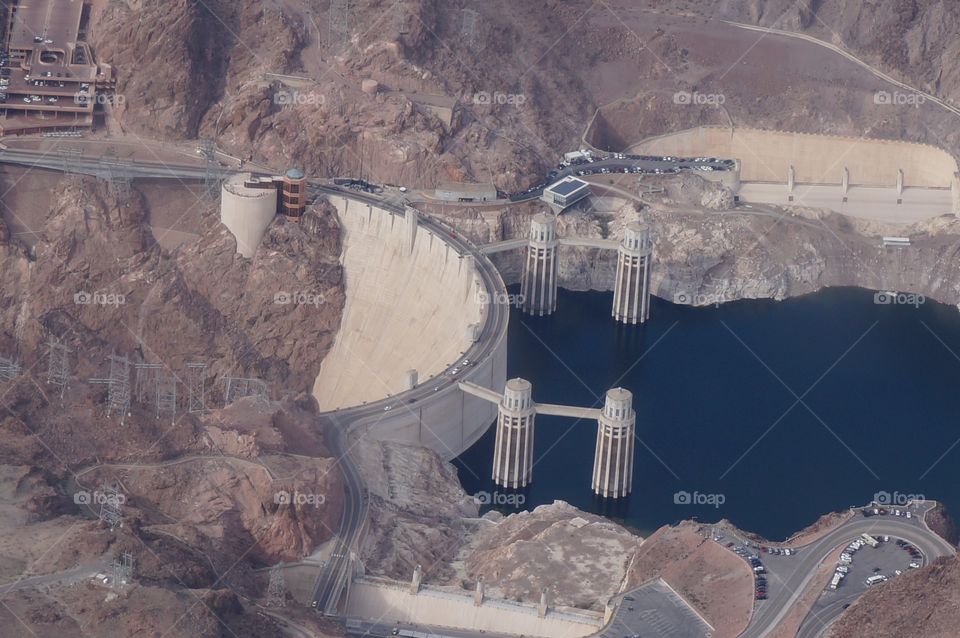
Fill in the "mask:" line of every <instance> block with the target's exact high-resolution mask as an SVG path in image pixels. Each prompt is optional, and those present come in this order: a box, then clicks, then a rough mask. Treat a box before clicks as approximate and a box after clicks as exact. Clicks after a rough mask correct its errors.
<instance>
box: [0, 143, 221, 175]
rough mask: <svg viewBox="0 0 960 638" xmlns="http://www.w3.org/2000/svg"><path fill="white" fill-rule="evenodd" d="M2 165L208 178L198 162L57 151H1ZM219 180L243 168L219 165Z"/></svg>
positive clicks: (99, 173) (105, 173)
mask: <svg viewBox="0 0 960 638" xmlns="http://www.w3.org/2000/svg"><path fill="white" fill-rule="evenodd" d="M0 163H4V164H17V165H20V166H27V167H32V168H41V169H47V170H53V171H62V170H64V167H65V165H67V164H69V168H70V171H71V172H73V173H81V174H84V175H93V176H96V177H103V178H106V177H108V176H112V177H114V178H128V179H135V178H150V179H189V180H202V179H205V178H206V176H207V169H206V165H204V164H197V163H192V164H190V163H182V164H181V163H175V162H164V161H162V160H158V161H146V160H110V159H108V158H99V157H98V158H90V157H85V156H82V155H81V156H67V157H65V156H64V155H62V154H60V153H58V152H56V151H32V150H15V149H3V150H0ZM211 170H213V171H214V172H215V173H216V176H217V177H218V178H224V177H227V176H229V175H232V174H234V173H237V172H239V169H235V168H229V167H225V166H220V165H218V166H216V167H212V169H211Z"/></svg>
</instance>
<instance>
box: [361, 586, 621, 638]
mask: <svg viewBox="0 0 960 638" xmlns="http://www.w3.org/2000/svg"><path fill="white" fill-rule="evenodd" d="M347 615H348V616H350V617H354V618H364V619H371V620H377V621H378V622H382V623H384V624H394V623H396V622H398V621H399V622H401V623H404V624H407V623H411V622H415V623H417V624H418V625H420V626H423V627H432V628H434V629H433V630H434V631H436V632H437V633H442V631H439V630H438V629H437V628H439V627H454V628H457V629H462V630H467V631H474V632H481V631H482V632H490V633H496V634H514V635H521V634H522V635H524V636H544V637H545V638H577V637H579V636H586V635H589V634H592V633H595V632H596V631H598V630H599V629H600V625H601V622H602V618H601V617H600V615H599V614H594V615H588V614H587V613H564V612H558V611H552V610H551V611H549V612H548V613H547V615H546V617H545V618H540V617H539V616H538V615H537V608H536V606H535V605H522V604H519V603H512V602H508V601H499V600H489V599H488V600H486V601H484V603H483V605H481V606H479V607H477V606H475V605H474V604H473V596H471V595H469V594H466V595H457V594H454V593H449V592H443V591H436V590H430V589H426V588H423V589H421V590H420V592H419V593H418V594H411V593H409V592H408V591H407V589H406V588H400V587H391V586H387V585H379V584H376V583H372V582H367V581H354V583H353V585H352V590H351V592H350V602H349V607H348V610H347Z"/></svg>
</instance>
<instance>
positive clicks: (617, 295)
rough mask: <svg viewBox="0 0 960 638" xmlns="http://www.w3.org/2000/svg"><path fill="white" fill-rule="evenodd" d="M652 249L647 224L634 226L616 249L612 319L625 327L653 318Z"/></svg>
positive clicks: (628, 225)
mask: <svg viewBox="0 0 960 638" xmlns="http://www.w3.org/2000/svg"><path fill="white" fill-rule="evenodd" d="M652 253H653V248H652V246H651V243H650V229H649V228H648V227H647V226H646V224H641V223H640V222H631V223H629V224H627V227H626V229H625V231H624V234H623V241H622V242H620V247H619V248H618V249H617V275H616V279H615V280H614V282H613V310H612V311H611V315H612V316H613V318H614V319H616V320H617V321H620V322H623V323H633V324H635V323H644V322H645V321H646V320H647V319H649V318H650V270H651V269H650V266H651V264H650V260H651V255H652Z"/></svg>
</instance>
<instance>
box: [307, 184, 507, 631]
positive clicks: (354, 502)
mask: <svg viewBox="0 0 960 638" xmlns="http://www.w3.org/2000/svg"><path fill="white" fill-rule="evenodd" d="M308 190H309V191H310V192H311V193H312V194H321V193H323V194H332V195H339V196H342V197H347V198H349V199H352V200H354V201H359V202H362V203H366V204H372V205H374V206H378V207H381V208H384V209H386V210H389V211H390V212H391V213H393V214H397V215H403V212H404V211H403V206H402V205H400V204H399V203H395V202H391V201H388V200H384V199H383V198H381V197H378V196H375V195H371V194H367V193H360V192H357V191H352V190H348V189H341V188H338V187H335V186H328V185H325V184H320V183H316V182H314V183H311V184H310V185H309V187H308ZM419 223H420V224H422V225H423V226H424V227H425V228H427V229H428V230H430V231H431V232H433V234H434V235H436V236H438V237H443V238H444V241H446V242H448V243H449V244H450V245H451V246H453V248H455V249H456V250H457V252H458V253H460V254H461V255H463V256H467V255H471V256H473V258H474V263H475V264H476V269H477V274H478V275H479V276H480V277H481V279H482V280H483V282H484V285H485V287H486V289H487V290H489V291H493V292H494V293H495V298H496V297H499V298H505V296H506V292H507V291H506V287H505V286H504V283H503V279H502V278H501V277H500V273H499V272H498V271H497V269H496V267H495V266H494V265H493V263H492V262H491V261H490V260H489V259H488V258H487V257H486V256H484V255H483V254H482V253H481V252H480V251H479V250H478V249H477V248H476V247H475V246H474V245H473V244H471V243H470V242H468V241H467V240H466V239H464V238H463V237H461V236H460V234H459V233H457V232H455V231H454V230H453V229H452V228H449V227H447V226H445V225H443V224H441V223H439V222H437V221H436V220H434V219H432V218H431V217H429V216H427V215H423V214H422V213H421V215H420V218H419ZM508 319H509V308H508V307H507V305H506V304H502V303H491V304H488V305H487V313H486V317H485V321H484V324H483V328H482V330H481V333H480V338H479V339H478V340H477V342H476V343H474V344H473V346H472V347H471V348H470V349H469V350H468V351H467V352H466V353H465V355H464V357H465V358H469V359H470V360H471V361H474V362H481V361H484V360H485V359H486V358H487V357H489V356H490V355H491V354H492V353H493V351H494V348H495V346H496V345H497V343H498V342H499V340H500V339H502V338H503V337H504V335H505V334H506V329H507V321H508ZM451 367H452V366H451ZM448 372H449V370H445V371H444V372H443V373H442V375H438V376H437V377H434V378H433V379H429V380H427V381H424V382H422V383H421V384H420V385H418V386H417V387H416V388H414V389H412V390H408V391H406V392H403V393H401V394H398V395H395V396H393V397H387V398H384V399H381V400H379V401H375V402H373V403H368V404H365V405H360V406H354V407H351V408H345V409H342V410H335V411H333V412H327V413H325V414H322V415H320V417H319V418H320V420H321V424H322V427H323V429H324V431H325V432H326V433H327V437H328V441H329V444H330V447H331V452H332V453H333V455H334V456H335V457H336V458H337V459H339V460H340V467H341V469H342V471H343V475H344V479H345V481H344V510H343V516H342V518H341V521H340V526H339V528H338V530H337V537H336V540H335V543H334V546H333V552H332V554H331V556H330V558H329V559H328V561H327V562H326V564H325V565H324V567H323V568H322V570H321V574H320V577H319V578H318V579H317V582H316V584H315V586H314V591H313V596H312V601H313V602H312V604H313V605H314V606H315V607H316V608H317V609H318V610H319V611H322V612H323V613H324V614H327V615H342V613H343V610H342V609H340V608H339V602H340V598H341V594H342V592H343V588H344V587H345V586H346V584H347V581H348V579H349V577H350V572H351V569H352V560H351V553H353V552H355V551H356V550H357V544H358V541H359V538H360V535H361V532H362V529H363V522H364V520H365V517H366V491H365V488H364V487H363V481H362V479H361V477H360V475H359V473H358V471H357V469H356V466H355V465H354V464H353V461H352V460H351V459H350V454H349V449H348V446H349V443H348V441H347V436H346V435H347V433H348V431H349V430H350V428H351V427H354V426H356V425H359V424H361V423H363V422H369V421H375V420H376V419H379V418H381V417H382V416H383V415H384V413H385V412H384V408H386V407H388V406H390V407H392V408H393V409H398V410H402V409H409V408H408V406H409V405H411V404H415V403H417V402H418V401H422V400H424V399H426V398H428V397H433V396H434V395H436V394H437V393H438V392H439V393H447V392H460V390H459V388H458V387H457V385H456V383H455V382H454V381H455V380H456V377H453V376H451V375H449V374H448ZM437 388H439V390H438V389H437Z"/></svg>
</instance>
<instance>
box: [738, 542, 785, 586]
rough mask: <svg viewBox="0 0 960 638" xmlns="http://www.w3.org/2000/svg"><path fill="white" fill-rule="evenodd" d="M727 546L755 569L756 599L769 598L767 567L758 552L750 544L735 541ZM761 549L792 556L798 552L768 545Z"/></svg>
mask: <svg viewBox="0 0 960 638" xmlns="http://www.w3.org/2000/svg"><path fill="white" fill-rule="evenodd" d="M727 548H728V549H729V550H731V551H732V552H733V553H735V554H736V555H737V556H740V557H741V558H743V559H744V560H745V561H747V562H748V563H749V564H750V569H751V570H752V571H753V588H754V589H753V595H754V598H755V599H756V600H766V599H767V568H766V566H764V564H763V561H762V560H760V555H759V554H757V553H754V552H753V551H752V550H751V549H750V546H749V544H747V545H738V544H737V543H735V542H729V543H727ZM759 550H760V552H762V553H767V554H771V553H779V554H782V555H784V556H791V555H793V554H795V553H796V550H785V549H780V548H771V547H767V546H759ZM773 550H775V551H773ZM787 552H789V553H787Z"/></svg>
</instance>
